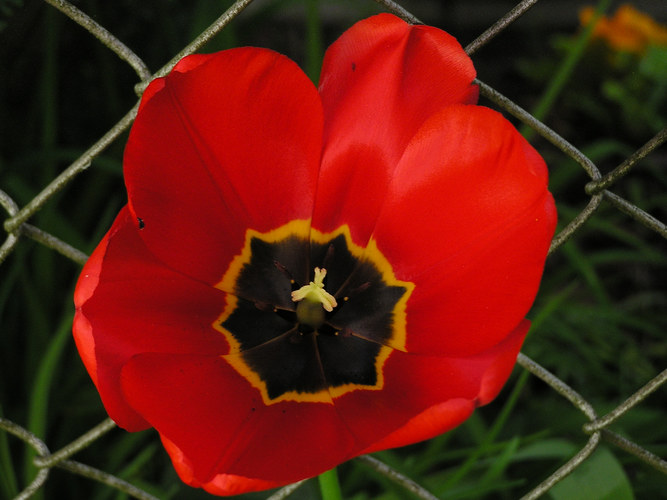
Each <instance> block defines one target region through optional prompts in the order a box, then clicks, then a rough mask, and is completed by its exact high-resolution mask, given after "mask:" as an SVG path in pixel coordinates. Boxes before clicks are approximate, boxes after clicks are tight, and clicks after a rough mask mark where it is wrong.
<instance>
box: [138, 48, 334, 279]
mask: <svg viewBox="0 0 667 500" xmlns="http://www.w3.org/2000/svg"><path fill="white" fill-rule="evenodd" d="M156 89H157V90H156ZM146 96H147V97H146V100H145V102H144V103H143V104H142V106H141V110H140V112H139V115H138V116H137V120H136V122H135V124H134V126H133V127H132V131H131V132H130V138H129V141H128V144H127V148H126V152H125V179H126V183H127V188H128V195H129V199H130V207H131V210H132V212H133V214H134V215H135V216H136V217H138V218H141V219H142V221H143V224H144V230H143V231H142V232H141V236H142V238H143V239H144V241H145V242H146V245H147V246H148V248H149V249H150V250H151V251H152V252H153V253H154V254H155V255H156V256H157V257H158V258H160V259H161V260H163V261H164V262H165V263H166V264H167V265H168V266H170V267H172V268H173V269H177V270H179V271H181V272H183V273H185V274H187V275H188V276H192V277H195V278H197V279H201V280H203V281H206V282H208V283H217V282H218V281H220V279H221V278H222V275H223V274H224V272H225V271H226V269H227V267H228V265H229V262H230V260H231V258H232V257H233V256H234V255H236V254H237V253H238V252H239V251H240V249H241V248H242V246H243V242H244V237H245V231H246V229H247V228H248V227H252V228H253V229H255V230H258V231H267V230H270V229H274V228H275V227H278V226H280V225H283V224H285V223H286V222H288V221H290V220H292V219H309V218H310V217H311V215H312V207H313V197H314V191H315V183H316V178H317V170H318V165H319V158H320V152H321V134H322V110H321V104H320V101H319V97H318V95H317V92H316V89H315V88H314V86H313V85H312V83H311V82H310V81H309V80H308V79H307V77H306V76H305V75H304V74H303V72H302V71H301V70H300V69H299V68H298V67H297V66H296V65H295V64H294V63H293V62H291V61H289V60H288V59H287V58H285V57H283V56H281V55H279V54H276V53H274V52H271V51H268V50H264V49H254V48H246V49H235V50H228V51H223V52H219V53H216V54H213V55H209V56H197V57H196V58H194V59H186V60H185V61H184V62H182V63H181V64H179V65H178V66H177V68H176V69H175V71H173V72H172V73H171V74H169V75H168V76H167V77H166V78H164V79H161V80H159V81H157V82H154V83H152V84H151V86H149V89H147V92H146Z"/></svg>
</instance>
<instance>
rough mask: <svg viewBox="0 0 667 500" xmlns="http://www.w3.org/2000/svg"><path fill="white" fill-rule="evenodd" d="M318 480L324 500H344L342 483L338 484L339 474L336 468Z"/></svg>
mask: <svg viewBox="0 0 667 500" xmlns="http://www.w3.org/2000/svg"><path fill="white" fill-rule="evenodd" d="M317 480H318V481H319V483H320V492H321V493H322V500H343V494H342V493H341V491H340V483H339V482H338V472H337V471H336V468H335V467H334V468H333V469H331V470H329V471H327V472H324V473H322V474H320V475H319V476H318V478H317Z"/></svg>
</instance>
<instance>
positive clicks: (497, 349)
mask: <svg viewBox="0 0 667 500" xmlns="http://www.w3.org/2000/svg"><path fill="white" fill-rule="evenodd" d="M528 327H529V322H528V321H523V322H522V323H521V324H520V325H519V326H518V327H517V328H516V329H515V330H514V331H513V332H512V333H511V334H510V335H508V337H507V338H506V339H504V340H503V341H502V342H501V343H500V344H498V345H497V346H494V347H493V348H491V349H489V350H487V351H484V352H482V353H479V354H476V355H474V356H470V357H467V358H448V357H438V356H427V355H414V354H409V353H403V352H400V351H394V352H393V353H392V355H391V356H390V357H389V359H388V360H387V362H386V365H385V368H384V376H385V381H384V389H383V390H382V391H379V392H372V391H356V392H352V393H349V394H348V395H346V396H343V397H342V398H340V399H337V400H336V408H337V410H338V412H339V414H340V415H341V418H343V419H344V421H345V423H346V425H347V426H348V427H349V428H350V430H351V431H352V432H353V433H354V435H355V436H356V437H357V438H358V439H359V440H360V441H364V442H366V443H367V446H368V447H367V448H366V449H364V450H363V453H370V452H373V451H378V450H381V449H386V448H393V447H396V446H404V445H407V444H411V443H415V442H418V441H422V440H425V439H430V438H432V437H434V436H437V435H438V434H441V433H443V432H445V431H448V430H450V429H452V428H453V427H455V426H457V425H459V424H460V423H461V422H463V421H464V420H465V419H467V418H468V417H469V416H470V413H471V412H472V410H473V409H474V408H475V407H477V406H479V405H482V404H486V403H488V402H489V401H490V400H491V399H493V398H494V397H495V396H496V395H497V393H498V392H499V391H500V389H501V388H502V386H503V385H504V383H505V381H506V380H507V378H508V377H509V375H510V373H511V371H512V368H513V366H514V364H515V362H516V357H517V354H518V352H519V349H520V348H521V343H522V342H523V340H524V338H525V335H526V333H527V332H528Z"/></svg>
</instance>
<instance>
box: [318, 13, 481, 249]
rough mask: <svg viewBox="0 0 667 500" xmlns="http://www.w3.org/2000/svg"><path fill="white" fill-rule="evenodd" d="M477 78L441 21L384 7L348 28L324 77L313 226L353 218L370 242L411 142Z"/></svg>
mask: <svg viewBox="0 0 667 500" xmlns="http://www.w3.org/2000/svg"><path fill="white" fill-rule="evenodd" d="M474 77H475V70H474V68H473V65H472V62H471V60H470V58H469V57H468V56H467V55H466V54H465V52H464V51H463V49H462V48H461V46H460V45H459V43H458V42H457V41H456V40H455V39H454V38H453V37H452V36H450V35H448V34H447V33H445V32H443V31H441V30H438V29H437V28H433V27H429V26H411V25H409V24H407V23H405V22H404V21H402V20H400V19H398V18H397V17H395V16H392V15H389V14H380V15H378V16H374V17H371V18H369V19H366V20H364V21H361V22H359V23H357V24H355V25H354V26H353V27H352V28H350V29H349V30H348V31H346V32H345V33H344V34H343V35H342V36H341V37H340V38H339V39H338V41H336V42H335V43H334V44H333V45H332V46H331V47H330V48H329V50H328V51H327V53H326V57H325V59H324V65H323V69H322V78H321V81H320V94H321V96H322V104H323V106H324V114H325V117H326V118H325V120H326V121H325V128H324V154H323V161H322V171H321V174H320V182H319V186H318V194H317V203H316V209H315V217H314V225H315V226H316V227H317V228H318V229H321V230H323V231H331V230H333V229H335V228H337V227H339V226H340V225H341V224H344V223H350V222H353V224H351V230H352V236H353V239H354V240H355V241H356V242H357V243H359V244H364V243H365V242H366V241H367V237H368V236H369V235H370V231H371V230H372V226H373V224H374V222H375V218H376V216H377V212H378V210H379V207H380V205H381V203H382V202H383V200H384V197H385V192H386V189H387V186H388V184H389V182H390V179H391V177H392V172H393V170H394V168H395V167H396V165H397V163H398V161H399V159H400V157H401V155H402V154H403V151H404V149H405V147H406V145H407V144H408V142H409V141H410V140H411V138H412V136H413V135H414V134H415V133H416V131H417V130H418V129H419V127H420V126H421V125H422V124H423V123H424V121H425V120H426V119H427V118H428V117H429V116H431V115H432V114H433V113H436V112H438V111H439V110H441V109H442V108H443V107H445V106H448V105H450V104H455V103H464V102H472V100H474V98H475V97H476V92H477V91H476V87H474V86H472V85H471V82H472V80H473V79H474Z"/></svg>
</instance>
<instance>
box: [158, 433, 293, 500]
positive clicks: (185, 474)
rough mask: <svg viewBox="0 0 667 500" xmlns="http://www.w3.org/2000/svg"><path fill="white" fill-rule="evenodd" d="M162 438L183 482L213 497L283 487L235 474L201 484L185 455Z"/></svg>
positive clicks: (275, 482)
mask: <svg viewBox="0 0 667 500" xmlns="http://www.w3.org/2000/svg"><path fill="white" fill-rule="evenodd" d="M160 437H161V438H162V444H163V445H164V448H165V450H167V453H169V456H170V458H171V460H172V462H173V463H174V468H175V469H176V472H177V473H178V476H179V477H180V478H181V480H182V481H183V482H184V483H186V484H189V485H190V486H193V487H195V488H203V489H204V490H206V491H208V492H209V493H212V494H213V495H224V496H227V495H239V494H241V493H248V492H250V491H262V490H268V489H271V488H276V487H278V486H282V485H283V484H285V483H283V482H280V481H263V480H261V479H253V478H248V477H243V476H235V475H233V474H217V475H216V476H214V477H213V479H211V480H210V481H208V482H206V483H201V482H199V481H197V479H195V477H194V473H193V472H194V471H193V468H192V463H191V462H190V460H189V459H188V458H187V457H186V456H185V455H184V454H183V452H182V451H181V449H180V448H178V446H176V445H175V444H174V443H172V442H171V441H169V440H168V439H167V438H166V437H164V436H160Z"/></svg>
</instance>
